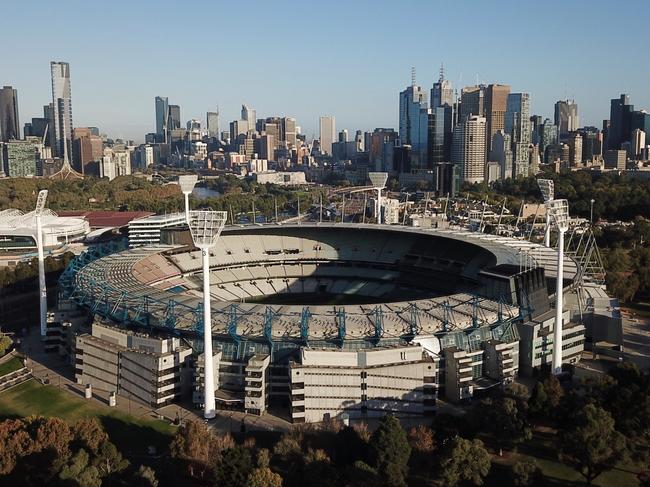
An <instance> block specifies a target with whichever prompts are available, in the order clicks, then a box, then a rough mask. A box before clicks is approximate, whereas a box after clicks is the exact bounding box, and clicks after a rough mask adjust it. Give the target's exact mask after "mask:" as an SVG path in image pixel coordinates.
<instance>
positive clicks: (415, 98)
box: [399, 72, 432, 169]
mask: <svg viewBox="0 0 650 487" xmlns="http://www.w3.org/2000/svg"><path fill="white" fill-rule="evenodd" d="M427 98H428V97H427V92H426V91H425V90H423V89H422V88H421V87H420V86H418V85H417V84H415V72H413V79H412V82H411V86H409V87H407V88H406V89H405V90H404V91H402V92H400V94H399V138H400V142H401V144H402V145H410V146H411V158H412V161H411V165H412V168H413V169H426V168H427V167H428V163H429V161H428V157H427V154H428V135H429V126H430V123H431V117H432V114H431V110H429V107H428V100H427Z"/></svg>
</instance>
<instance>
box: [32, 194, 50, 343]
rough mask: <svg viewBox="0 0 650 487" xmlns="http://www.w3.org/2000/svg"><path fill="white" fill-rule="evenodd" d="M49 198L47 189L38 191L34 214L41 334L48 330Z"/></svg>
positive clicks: (43, 334)
mask: <svg viewBox="0 0 650 487" xmlns="http://www.w3.org/2000/svg"><path fill="white" fill-rule="evenodd" d="M46 200H47V189H43V190H41V191H39V192H38V198H37V199H36V208H35V209H34V216H35V217H36V247H37V250H38V289H39V307H40V309H39V311H40V325H41V336H45V333H46V332H47V286H46V285H45V257H44V255H43V221H42V216H43V210H44V209H45V201H46Z"/></svg>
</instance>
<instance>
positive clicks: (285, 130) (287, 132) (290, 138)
mask: <svg viewBox="0 0 650 487" xmlns="http://www.w3.org/2000/svg"><path fill="white" fill-rule="evenodd" d="M332 123H334V117H332ZM281 128H282V134H283V135H284V139H283V140H284V141H285V142H286V143H287V146H288V147H289V148H295V147H298V138H297V136H298V132H297V129H296V119H295V118H292V117H283V118H282V120H281ZM332 130H334V128H332ZM332 141H334V140H333V139H332Z"/></svg>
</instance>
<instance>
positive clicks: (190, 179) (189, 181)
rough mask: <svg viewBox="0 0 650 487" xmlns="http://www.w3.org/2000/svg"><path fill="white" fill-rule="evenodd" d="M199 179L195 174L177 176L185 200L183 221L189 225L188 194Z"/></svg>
mask: <svg viewBox="0 0 650 487" xmlns="http://www.w3.org/2000/svg"><path fill="white" fill-rule="evenodd" d="M198 180H199V177H198V176H197V175H196V174H183V175H182V176H178V185H179V186H180V187H181V191H182V192H183V196H184V198H185V221H186V222H187V224H188V225H189V224H190V193H191V192H192V190H193V189H194V186H196V183H197V181H198Z"/></svg>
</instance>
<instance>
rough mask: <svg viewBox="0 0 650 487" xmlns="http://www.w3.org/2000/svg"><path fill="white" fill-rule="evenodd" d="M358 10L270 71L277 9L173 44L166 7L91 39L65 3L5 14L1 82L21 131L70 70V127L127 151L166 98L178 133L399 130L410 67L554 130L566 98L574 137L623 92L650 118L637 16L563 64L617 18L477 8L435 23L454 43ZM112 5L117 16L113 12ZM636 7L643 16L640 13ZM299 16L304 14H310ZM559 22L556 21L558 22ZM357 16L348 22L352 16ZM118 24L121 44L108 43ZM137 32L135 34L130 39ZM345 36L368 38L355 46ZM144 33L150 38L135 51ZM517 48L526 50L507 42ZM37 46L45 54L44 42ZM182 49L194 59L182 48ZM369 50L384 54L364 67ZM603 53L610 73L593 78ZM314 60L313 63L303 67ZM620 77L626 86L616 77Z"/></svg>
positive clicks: (285, 46)
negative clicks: (483, 91) (499, 100)
mask: <svg viewBox="0 0 650 487" xmlns="http://www.w3.org/2000/svg"><path fill="white" fill-rule="evenodd" d="M37 3H38V2H37ZM367 3H368V2H359V3H358V4H355V5H350V6H348V5H346V6H345V8H346V9H347V11H348V12H349V13H350V14H351V15H346V16H337V15H336V12H335V10H336V7H335V6H332V9H330V10H327V9H325V10H322V11H319V12H320V14H319V16H314V17H310V28H309V30H305V31H304V32H309V35H307V34H305V35H302V36H301V35H299V34H300V32H303V31H301V30H297V31H296V34H295V35H291V36H286V38H281V39H279V40H278V42H276V43H275V46H274V48H275V49H278V50H282V51H284V52H286V53H287V54H286V55H285V56H280V58H282V59H281V60H280V61H278V59H277V58H278V56H271V57H272V58H273V60H274V61H273V63H275V64H273V66H271V68H272V69H270V67H269V62H270V61H269V60H267V59H266V56H265V54H264V53H265V52H266V51H265V50H264V49H262V48H260V47H259V46H260V45H263V44H260V42H262V41H263V40H264V39H265V38H266V37H268V36H270V35H273V33H272V31H269V30H267V29H266V28H263V26H268V25H271V24H269V23H268V22H267V19H268V18H269V16H270V18H275V19H277V18H282V16H283V15H284V16H289V17H290V16H292V15H295V12H294V11H293V9H292V8H290V6H289V4H288V3H279V4H278V5H274V8H273V9H271V7H270V6H268V5H265V4H263V3H259V4H257V3H256V4H255V5H254V7H255V12H256V13H258V14H259V15H253V16H251V17H244V16H243V13H241V14H240V13H239V12H236V11H233V12H229V13H230V14H231V16H232V19H231V21H229V22H223V25H222V24H219V25H220V28H219V29H217V30H214V31H210V32H209V35H207V36H206V35H205V34H202V33H201V32H200V31H199V30H197V29H192V28H191V27H188V26H182V25H177V30H176V33H177V36H171V37H170V38H168V37H169V36H167V34H165V33H164V32H163V31H160V32H159V31H158V30H156V29H155V24H156V23H162V22H168V21H169V22H172V20H173V19H172V18H173V17H174V12H173V10H174V9H171V8H170V6H171V4H168V3H166V2H160V3H158V4H156V9H155V11H154V10H152V9H151V6H147V5H140V4H137V5H132V4H129V15H124V14H123V13H122V12H121V11H120V9H119V8H114V9H112V10H110V11H108V12H107V13H106V15H105V16H104V15H103V16H101V17H93V22H92V29H91V26H89V25H82V24H84V22H83V20H84V18H85V17H86V16H87V15H89V14H86V13H84V12H82V11H81V9H75V6H74V5H75V4H74V2H71V3H70V4H66V5H64V6H61V8H60V9H59V10H57V11H54V10H53V9H52V7H50V6H49V5H47V4H45V3H44V4H42V6H41V7H36V8H28V7H26V6H22V5H21V6H16V7H15V8H14V9H13V10H12V13H11V15H12V18H13V20H15V21H12V22H9V23H8V24H7V34H8V35H9V36H12V34H15V35H19V32H18V31H17V30H16V29H18V28H19V27H20V28H21V29H22V30H21V32H20V35H21V36H22V37H25V38H26V39H25V42H24V43H22V45H21V51H22V53H21V56H17V55H16V56H11V55H9V56H8V59H7V60H6V62H5V66H4V67H5V69H3V74H4V76H3V79H2V80H0V84H2V85H11V86H12V87H13V88H15V89H17V90H18V95H19V99H20V103H19V108H20V119H21V120H29V119H30V118H32V117H35V116H39V114H40V112H41V110H42V106H43V104H45V103H46V102H47V101H48V99H49V98H50V97H49V96H48V91H49V90H48V88H49V86H48V85H49V79H48V78H49V76H48V74H49V73H48V70H47V67H48V64H49V62H50V61H52V60H55V59H57V60H58V59H60V60H62V61H65V62H68V63H70V69H71V79H72V82H71V83H72V94H73V97H74V99H75V106H74V119H75V125H76V126H98V127H100V129H101V130H102V132H105V133H107V134H109V135H110V136H112V137H115V138H117V137H124V138H129V139H135V140H136V141H141V140H142V139H143V137H144V134H145V133H148V132H153V131H155V118H154V116H153V114H152V111H153V110H152V105H153V99H154V97H156V96H164V97H168V98H169V99H170V100H174V102H175V103H177V104H178V105H180V107H181V110H182V112H181V116H182V123H183V124H184V122H185V121H186V120H190V119H192V118H197V119H200V120H203V121H204V119H205V114H206V112H207V111H216V109H217V106H218V107H219V112H220V118H221V124H222V127H225V122H226V121H229V120H236V119H238V118H239V115H238V113H239V110H240V107H241V105H242V104H246V105H248V106H250V107H252V108H254V109H255V110H256V111H257V113H258V114H259V116H260V117H266V116H272V115H278V116H284V115H286V116H290V117H293V118H295V119H296V121H297V124H298V125H299V126H301V127H302V132H303V133H304V134H306V135H307V136H308V137H311V136H312V135H315V136H317V134H318V121H319V117H320V116H322V115H324V114H332V115H333V116H335V117H336V118H337V126H339V127H340V128H344V127H346V128H348V129H349V130H356V129H362V130H371V129H373V128H375V127H393V128H396V129H397V122H398V121H397V113H398V110H397V106H398V96H397V94H398V93H399V91H401V90H403V89H404V87H406V86H408V85H409V84H410V75H411V73H410V68H411V66H415V68H416V73H417V83H418V84H419V85H420V86H421V87H422V88H423V89H424V90H425V91H427V92H428V91H429V90H430V89H431V87H432V86H433V83H434V82H435V81H437V80H438V71H439V69H440V64H441V63H444V66H445V72H446V78H447V79H449V80H450V81H451V82H452V84H453V85H454V88H455V89H457V90H459V91H460V89H461V88H462V87H463V86H469V85H473V84H475V83H476V80H477V73H478V80H479V81H480V82H484V83H486V84H489V83H503V84H508V85H510V87H511V92H525V93H530V96H531V107H530V113H531V114H539V115H542V116H543V117H549V118H553V110H554V104H555V102H556V101H558V100H562V99H575V101H576V103H577V104H578V106H579V107H580V118H581V122H582V125H595V126H600V124H601V123H602V120H603V119H606V118H608V116H609V100H610V99H612V98H615V97H618V96H619V95H620V94H621V93H625V94H628V95H629V97H630V100H631V101H632V103H634V105H635V107H637V108H647V109H650V93H648V92H647V90H646V89H645V86H643V82H644V80H645V79H647V77H648V70H649V69H650V68H647V67H645V66H644V65H643V63H638V62H637V61H636V58H635V57H634V56H633V55H632V54H631V53H632V50H631V49H629V48H628V47H625V46H629V47H631V46H633V45H635V44H636V43H639V42H645V41H647V34H645V33H644V31H643V25H642V22H641V18H642V16H635V17H632V18H630V19H627V18H626V19H625V26H624V29H625V32H626V33H627V34H628V35H627V36H626V39H625V40H622V39H621V40H619V39H613V40H612V39H609V38H608V39H607V40H605V39H604V38H602V37H599V34H598V33H596V32H594V33H592V32H591V31H592V30H594V29H591V30H589V29H580V30H579V32H580V36H581V39H582V43H583V44H584V45H586V46H593V48H592V49H582V50H580V51H575V52H572V53H570V52H568V51H567V50H566V48H565V46H567V45H573V44H572V43H573V42H575V33H576V32H578V29H579V27H580V25H582V24H583V23H584V22H588V21H591V22H594V23H595V22H598V21H605V20H606V21H607V22H609V23H610V24H617V23H619V22H622V20H619V18H618V17H616V16H615V15H613V14H614V13H616V12H615V10H616V8H615V7H616V6H613V5H609V4H607V3H601V2H596V4H592V5H591V7H592V8H590V9H588V10H586V9H582V8H580V7H579V6H573V5H570V4H569V5H566V4H562V3H559V2H551V3H550V4H549V5H547V6H548V7H549V8H548V9H547V10H545V11H542V12H540V11H539V9H533V8H531V7H529V6H527V5H520V4H517V3H514V2H501V3H500V4H499V8H498V9H495V10H497V12H489V11H488V10H490V9H485V11H481V12H480V13H481V15H478V16H476V15H475V14H476V13H477V12H475V10H476V9H477V6H476V5H474V6H470V5H455V6H454V7H453V11H449V12H448V13H447V15H446V17H449V19H452V18H457V17H459V16H462V18H463V19H465V21H466V22H465V24H464V25H463V31H462V32H460V31H457V30H455V29H456V27H455V26H456V23H454V22H445V21H444V19H445V18H446V17H443V16H439V17H438V18H439V19H440V22H435V23H434V26H435V28H431V25H430V24H427V22H425V21H424V18H427V17H430V16H429V15H427V14H428V13H431V11H433V10H434V6H432V5H422V6H420V13H421V14H422V15H418V16H416V17H417V18H415V17H414V16H410V17H411V26H412V27H411V29H409V31H408V32H406V34H405V33H404V32H399V35H398V32H397V30H395V29H393V30H394V31H392V30H391V29H390V25H391V24H392V23H398V18H399V17H401V16H404V15H406V14H405V12H404V11H408V10H409V9H408V8H404V9H401V8H400V9H397V10H398V11H397V12H395V16H385V15H383V12H385V11H386V10H387V9H388V8H389V6H390V5H391V4H388V3H382V2H378V3H377V2H374V3H372V5H374V6H375V9H368V8H367V6H368V5H366V4H367ZM117 4H118V5H117V7H119V4H120V2H118V3H117ZM638 5H639V6H640V7H643V6H644V5H643V4H642V3H640V2H639V3H638ZM199 6H200V7H201V8H202V11H203V12H204V13H205V17H209V16H210V15H211V14H214V15H216V14H217V13H218V6H213V5H211V4H207V3H206V4H202V5H199ZM302 8H304V9H308V5H305V6H303V7H302ZM341 8H343V5H341ZM271 10H273V12H271ZM391 10H395V9H394V8H393V9H391ZM560 11H561V12H562V13H563V14H564V15H558V13H559V12H560ZM355 12H357V13H359V15H352V14H354V13H355ZM578 12H579V14H580V19H581V22H582V23H581V24H575V25H573V27H572V28H569V25H570V24H571V23H572V22H574V23H575V18H576V17H575V15H572V13H573V14H576V15H577V13H578ZM497 13H499V14H502V15H501V16H499V15H497ZM503 14H505V15H503ZM472 15H474V16H476V17H480V18H481V21H480V22H479V21H478V19H477V20H475V19H474V18H473V17H472ZM531 15H535V21H536V25H544V22H548V25H549V27H553V29H558V34H559V35H551V36H546V37H545V36H541V37H539V36H534V35H531V33H530V32H529V31H528V28H527V27H526V22H524V21H525V19H529V18H530V16H531ZM396 17H397V18H396ZM502 17H503V18H502ZM28 19H29V22H27V20H28ZM66 21H70V22H72V21H75V22H77V23H79V25H78V26H79V28H78V29H71V30H70V31H65V32H61V35H57V36H49V35H48V33H49V32H50V30H49V28H48V27H47V26H48V25H50V23H51V22H55V24H56V25H60V23H59V22H66ZM244 21H246V22H248V24H246V25H247V32H251V33H252V34H251V39H250V40H251V41H259V42H249V43H247V44H246V45H243V46H233V47H237V48H238V49H239V51H241V53H240V52H239V51H238V54H237V55H238V56H242V59H246V60H247V62H245V63H241V65H237V63H235V64H234V67H230V68H228V69H224V67H225V66H226V63H225V61H227V59H228V56H229V54H228V50H227V49H225V50H224V49H222V50H218V51H217V52H219V53H220V52H222V51H223V52H224V55H223V56H221V55H220V54H219V55H215V56H212V55H210V52H211V51H212V50H213V49H211V48H210V46H219V45H223V43H226V45H227V43H228V42H229V40H231V39H233V37H232V34H233V33H234V31H236V30H237V29H238V28H239V27H241V25H242V22H244ZM486 21H490V22H492V25H493V27H494V28H493V29H490V30H489V31H485V29H483V28H482V27H481V25H485V22H486ZM450 24H451V25H450ZM637 24H638V25H637ZM75 25H77V24H75ZM118 26H119V29H120V32H121V33H123V35H122V36H120V37H119V38H116V37H115V36H113V35H108V34H110V33H111V32H113V31H114V30H115V29H118ZM138 26H140V27H141V30H142V31H137V30H135V27H138ZM354 27H356V28H357V30H358V29H361V31H364V32H366V33H367V34H368V35H366V36H359V35H358V32H356V31H355V28H354ZM614 27H615V25H614V26H613V27H612V28H614ZM637 27H638V28H637ZM621 28H623V27H621ZM104 31H105V32H104ZM320 31H322V32H323V35H324V34H325V33H327V34H328V37H327V42H323V38H315V37H319V36H313V35H312V33H313V32H316V33H318V32H320ZM465 32H468V33H475V34H472V35H469V34H464V33H465ZM190 33H191V34H192V35H193V36H194V37H190ZM353 33H354V37H352V36H353ZM143 34H148V36H145V37H146V39H147V40H146V41H144V42H143V41H142V40H141V39H142V38H143ZM540 34H543V32H540ZM85 36H92V42H89V43H85V42H81V41H82V40H83V39H84V38H85ZM459 36H460V38H459ZM463 36H465V37H467V38H468V39H463V38H462V37H463ZM520 36H523V39H524V42H511V39H516V38H518V37H520ZM22 37H21V38H22ZM45 37H47V42H44V41H43V40H44V38H45ZM276 37H277V36H276ZM470 38H474V41H476V40H479V41H480V45H482V46H483V45H489V46H493V47H494V49H490V52H491V54H489V55H477V54H479V53H478V52H477V50H476V43H472V42H470V41H471V39H470ZM527 38H530V41H526V40H525V39H527ZM135 39H137V40H138V41H137V42H135ZM174 39H191V41H187V40H184V41H182V42H177V41H176V40H174ZM540 39H544V43H541V42H540ZM39 41H40V42H39ZM188 42H190V43H191V44H193V45H195V48H192V49H188V48H187V43H188ZM398 42H403V43H406V44H407V45H408V47H409V49H408V50H406V51H404V50H403V49H402V50H400V55H399V56H396V55H395V50H397V49H398V48H397V47H396V43H398ZM249 44H250V45H249ZM152 46H155V47H156V48H155V49H153V48H152ZM255 46H257V47H255ZM503 47H507V50H504V49H501V48H503ZM623 47H625V49H623ZM214 49H216V47H215V48H214ZM350 49H352V50H351V51H350ZM373 52H376V53H378V54H383V55H371V53H373ZM627 52H630V54H629V55H628V54H626V53H627ZM98 53H108V54H114V55H113V56H111V55H101V56H100V55H98ZM359 53H361V54H363V53H368V55H367V57H366V56H364V55H361V56H360V55H359ZM503 53H507V55H506V54H503ZM614 55H616V59H617V65H616V69H607V70H606V69H602V68H600V67H599V66H603V65H605V62H604V61H605V60H607V59H608V57H611V56H614ZM285 58H286V59H285ZM312 59H318V62H316V63H315V62H311V60H312ZM25 60H28V62H25ZM231 64H232V63H231ZM190 68H191V69H190ZM269 69H270V70H269ZM260 73H266V74H267V76H260ZM621 73H625V74H626V76H624V77H621V76H620V74H621ZM98 74H100V76H98ZM101 74H104V75H103V76H101ZM622 79H625V80H626V81H623V80H622Z"/></svg>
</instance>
